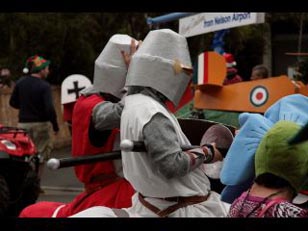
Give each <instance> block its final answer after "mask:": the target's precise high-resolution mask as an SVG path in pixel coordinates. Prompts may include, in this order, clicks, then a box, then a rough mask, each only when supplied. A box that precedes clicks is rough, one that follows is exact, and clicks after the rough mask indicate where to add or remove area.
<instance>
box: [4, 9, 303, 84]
mask: <svg viewBox="0 0 308 231" xmlns="http://www.w3.org/2000/svg"><path fill="white" fill-rule="evenodd" d="M167 13H168V12H159V13H156V12H148V13H142V12H137V13H135V12H108V13H98V12H94V13H56V12H52V13H34V12H31V13H0V32H1V36H0V44H1V46H0V68H1V67H8V68H10V70H11V73H12V77H13V79H14V80H16V79H18V78H19V77H20V76H21V75H22V69H23V67H24V64H25V60H26V59H27V57H28V56H31V55H34V54H39V55H41V56H43V57H45V58H46V59H49V60H51V66H50V69H51V73H50V77H49V78H48V81H49V82H50V83H52V84H58V85H59V84H61V82H62V81H63V79H64V78H66V77H67V76H68V75H70V74H75V73H79V74H83V75H85V76H87V77H88V78H90V79H91V80H92V76H93V68H94V61H95V59H96V58H97V57H98V55H99V54H100V52H101V51H102V49H103V47H104V46H105V44H106V43H107V41H108V40H109V38H110V37H111V36H112V35H113V34H116V33H127V34H129V35H131V36H132V37H135V38H136V39H138V40H142V39H143V38H144V37H145V35H146V34H147V33H148V31H149V30H150V29H156V28H150V27H149V26H148V25H147V24H146V17H156V16H159V15H163V14H167ZM301 17H302V19H303V20H304V21H305V20H307V18H308V13H302V14H299V13H267V14H266V21H267V22H269V23H275V22H278V21H283V20H285V21H290V22H293V23H294V24H295V25H299V20H300V19H301ZM159 28H170V29H173V30H175V31H177V30H178V20H175V21H172V22H167V23H164V24H161V25H159ZM213 34H214V33H207V34H203V35H198V36H193V37H190V38H188V45H189V48H190V52H191V57H192V60H193V62H195V60H196V58H197V56H198V54H200V53H201V52H203V51H206V50H208V51H209V50H211V43H212V39H213ZM263 34H264V24H257V25H250V26H243V27H238V28H233V29H232V30H230V33H229V34H227V35H226V36H225V50H226V51H227V52H231V53H233V54H234V55H235V58H236V59H237V63H238V69H239V73H240V74H242V75H244V76H246V75H249V74H250V73H249V72H250V70H251V67H252V66H254V65H256V64H259V63H260V62H261V61H262V55H263V51H264V44H265V38H264V37H263Z"/></svg>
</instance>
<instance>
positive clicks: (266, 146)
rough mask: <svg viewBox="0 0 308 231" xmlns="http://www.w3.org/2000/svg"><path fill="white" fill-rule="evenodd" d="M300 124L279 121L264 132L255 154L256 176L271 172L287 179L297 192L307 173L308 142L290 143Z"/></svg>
mask: <svg viewBox="0 0 308 231" xmlns="http://www.w3.org/2000/svg"><path fill="white" fill-rule="evenodd" d="M300 128H301V126H299V125H298V124H296V123H294V122H291V121H284V120H282V121H279V122H277V123H276V124H275V125H274V126H273V127H272V128H271V129H269V130H268V132H267V133H266V134H265V136H264V137H263V139H262V140H261V143H260V145H259V147H258V149H257V151H256V155H255V171H256V176H259V175H261V174H263V173H271V174H274V175H276V176H278V177H281V178H283V179H284V180H286V181H288V182H289V183H290V185H291V186H292V187H293V188H294V189H295V190H296V191H297V192H298V191H299V190H300V189H301V187H303V185H304V183H305V181H306V179H307V174H308V142H303V143H300V144H296V145H290V144H289V143H288V140H289V139H290V138H291V137H293V136H294V135H295V134H296V133H297V132H299V130H300Z"/></svg>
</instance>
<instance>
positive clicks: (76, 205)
mask: <svg viewBox="0 0 308 231" xmlns="http://www.w3.org/2000/svg"><path fill="white" fill-rule="evenodd" d="M133 194H134V190H133V188H132V187H131V185H130V183H129V182H128V181H127V180H125V179H123V178H122V179H120V180H118V181H116V182H115V183H113V184H110V185H108V186H106V187H103V188H101V189H99V190H97V191H95V192H94V193H92V194H90V195H89V194H87V193H81V194H79V195H78V196H77V197H75V199H74V200H73V201H72V202H71V203H69V204H67V205H66V206H65V207H63V208H61V209H60V210H59V212H58V214H57V217H67V216H69V215H72V214H75V213H78V212H80V211H82V210H85V209H87V208H90V207H93V206H106V207H110V208H128V207H130V206H131V197H132V195H133Z"/></svg>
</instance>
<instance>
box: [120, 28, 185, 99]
mask: <svg viewBox="0 0 308 231" xmlns="http://www.w3.org/2000/svg"><path fill="white" fill-rule="evenodd" d="M187 70H191V60H190V55H189V50H188V45H187V41H186V38H185V37H184V36H182V35H179V34H178V33H176V32H174V31H172V30H170V29H160V30H153V31H150V32H149V33H148V35H147V36H146V37H145V39H144V41H143V42H142V45H141V46H140V47H139V49H138V50H137V52H136V53H135V54H134V56H133V57H132V60H131V63H130V66H129V69H128V74H127V78H126V84H125V86H127V87H130V86H144V87H151V88H153V89H155V90H157V91H158V92H160V93H161V94H163V95H164V96H165V97H167V98H168V99H169V100H170V101H171V102H172V103H173V104H174V105H178V103H179V101H180V99H181V97H182V95H183V93H184V91H185V89H186V87H187V84H188V83H189V81H190V79H191V75H189V74H188V73H187Z"/></svg>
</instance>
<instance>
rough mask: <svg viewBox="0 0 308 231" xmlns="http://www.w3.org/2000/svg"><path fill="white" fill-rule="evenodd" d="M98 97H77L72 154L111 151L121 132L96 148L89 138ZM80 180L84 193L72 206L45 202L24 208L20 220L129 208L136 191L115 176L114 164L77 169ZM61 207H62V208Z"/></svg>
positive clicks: (99, 163) (122, 179) (126, 182)
mask: <svg viewBox="0 0 308 231" xmlns="http://www.w3.org/2000/svg"><path fill="white" fill-rule="evenodd" d="M102 101H103V99H102V98H101V97H100V96H98V95H91V96H88V97H85V96H81V97H79V98H78V100H77V102H76V104H75V107H74V113H73V115H74V116H73V133H72V155H73V156H84V155H95V154H97V153H103V152H110V151H112V149H113V144H114V141H115V138H116V135H117V134H118V133H119V130H118V129H113V130H112V131H111V134H110V135H109V136H108V137H107V138H106V140H105V142H104V145H103V146H101V147H95V146H93V145H92V144H91V142H90V139H89V126H90V122H91V114H92V109H93V107H94V106H95V105H96V104H97V103H99V102H102ZM74 168H75V174H76V176H77V178H78V179H79V180H80V181H81V182H83V183H84V186H85V192H83V193H81V194H79V195H78V196H76V197H75V198H74V200H73V201H72V202H70V203H67V204H64V203H58V202H48V201H43V202H39V203H36V204H34V205H31V206H28V207H27V208H25V209H24V210H23V211H22V213H21V214H20V217H51V216H52V215H53V214H54V212H55V211H56V210H57V209H58V210H57V215H56V217H68V216H70V215H73V214H75V213H78V212H80V211H82V210H84V209H86V208H89V207H92V206H107V207H112V208H126V207H130V206H131V197H132V195H133V194H134V189H133V188H132V186H131V185H130V184H129V182H128V181H126V180H125V179H124V178H121V177H119V176H117V175H116V173H115V170H114V166H113V161H104V162H97V163H91V164H85V165H79V166H75V167H74ZM59 206H61V207H59Z"/></svg>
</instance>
